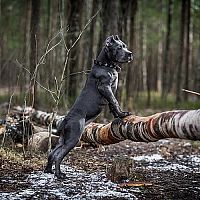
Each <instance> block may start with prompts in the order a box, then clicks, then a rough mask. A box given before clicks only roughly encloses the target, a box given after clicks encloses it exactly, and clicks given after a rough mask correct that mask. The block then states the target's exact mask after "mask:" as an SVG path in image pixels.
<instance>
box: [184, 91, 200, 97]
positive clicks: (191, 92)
mask: <svg viewBox="0 0 200 200" xmlns="http://www.w3.org/2000/svg"><path fill="white" fill-rule="evenodd" d="M182 91H183V92H187V93H190V94H194V95H198V96H200V93H198V92H194V91H191V90H186V89H182Z"/></svg>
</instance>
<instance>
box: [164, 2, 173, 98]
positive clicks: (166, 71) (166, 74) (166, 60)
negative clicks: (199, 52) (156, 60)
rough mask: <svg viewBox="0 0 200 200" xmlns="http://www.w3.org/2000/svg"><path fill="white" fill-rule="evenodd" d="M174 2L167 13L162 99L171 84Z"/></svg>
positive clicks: (169, 3) (170, 4)
mask: <svg viewBox="0 0 200 200" xmlns="http://www.w3.org/2000/svg"><path fill="white" fill-rule="evenodd" d="M172 6H173V2H172V0H168V13H167V34H166V41H165V54H164V62H163V69H162V98H163V99H166V97H167V86H168V83H169V67H170V66H169V50H170V38H171V21H172Z"/></svg>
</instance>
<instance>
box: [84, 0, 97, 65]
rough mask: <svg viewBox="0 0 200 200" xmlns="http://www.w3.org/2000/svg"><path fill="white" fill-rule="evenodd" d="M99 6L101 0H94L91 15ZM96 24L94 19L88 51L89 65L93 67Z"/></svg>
mask: <svg viewBox="0 0 200 200" xmlns="http://www.w3.org/2000/svg"><path fill="white" fill-rule="evenodd" d="M98 7H99V1H94V0H93V2H92V13H91V17H92V16H93V15H94V14H95V13H96V12H97V10H98ZM95 25H96V21H93V22H92V23H91V25H90V33H89V34H90V40H89V45H90V46H89V53H88V62H87V67H88V68H91V67H92V64H93V59H94V37H95Z"/></svg>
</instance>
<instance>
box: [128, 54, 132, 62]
mask: <svg viewBox="0 0 200 200" xmlns="http://www.w3.org/2000/svg"><path fill="white" fill-rule="evenodd" d="M132 60H133V53H129V55H128V62H131V61H132Z"/></svg>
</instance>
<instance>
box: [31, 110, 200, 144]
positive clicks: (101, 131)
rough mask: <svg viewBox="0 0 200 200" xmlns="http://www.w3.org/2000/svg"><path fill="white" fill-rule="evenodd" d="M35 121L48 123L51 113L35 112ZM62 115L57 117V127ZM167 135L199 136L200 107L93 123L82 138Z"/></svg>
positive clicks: (105, 140)
mask: <svg viewBox="0 0 200 200" xmlns="http://www.w3.org/2000/svg"><path fill="white" fill-rule="evenodd" d="M32 115H33V117H32V120H36V121H37V122H38V123H40V124H43V125H47V124H48V123H49V119H50V114H48V113H45V112H41V111H34V112H32ZM62 120H63V116H57V118H56V119H55V121H54V123H53V124H54V127H55V128H57V127H58V126H59V124H60V122H61V121H62ZM164 138H181V139H189V140H199V139H200V110H177V111H167V112H162V113H157V114H154V115H151V116H147V117H140V116H135V115H130V116H128V117H126V118H124V119H115V120H114V121H113V122H111V123H109V124H106V125H105V124H99V123H90V124H89V125H87V126H86V127H85V131H84V133H83V135H82V138H81V140H82V141H84V142H87V143H93V144H102V145H109V144H114V143H118V142H120V141H123V140H126V139H128V140H131V141H134V142H155V141H157V140H160V139H164Z"/></svg>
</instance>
